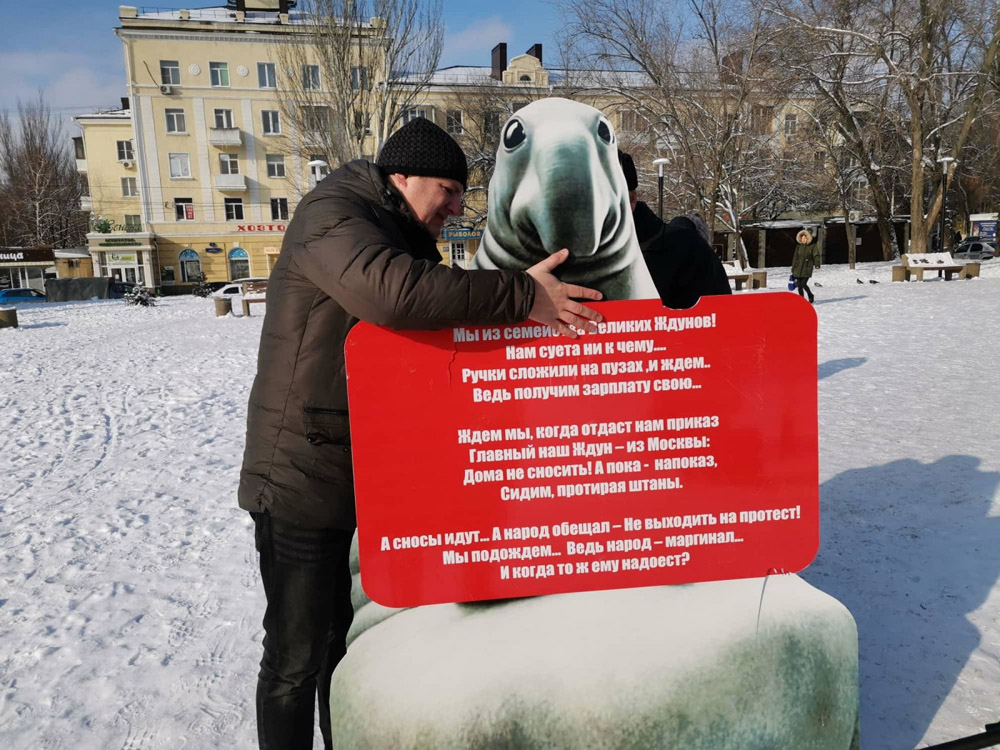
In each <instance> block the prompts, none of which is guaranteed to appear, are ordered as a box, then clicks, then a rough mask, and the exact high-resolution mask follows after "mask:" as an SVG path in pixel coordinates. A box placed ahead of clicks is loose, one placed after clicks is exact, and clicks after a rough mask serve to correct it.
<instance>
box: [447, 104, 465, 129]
mask: <svg viewBox="0 0 1000 750" xmlns="http://www.w3.org/2000/svg"><path fill="white" fill-rule="evenodd" d="M445 127H446V129H447V131H448V132H449V133H451V134H452V135H461V134H462V110H460V109H449V110H448V112H447V114H446V116H445Z"/></svg>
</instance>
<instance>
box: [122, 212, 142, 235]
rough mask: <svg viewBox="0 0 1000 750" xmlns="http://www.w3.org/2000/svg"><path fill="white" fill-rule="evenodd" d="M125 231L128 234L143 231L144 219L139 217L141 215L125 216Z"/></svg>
mask: <svg viewBox="0 0 1000 750" xmlns="http://www.w3.org/2000/svg"><path fill="white" fill-rule="evenodd" d="M125 231H126V232H141V231H142V218H141V217H140V216H139V214H125Z"/></svg>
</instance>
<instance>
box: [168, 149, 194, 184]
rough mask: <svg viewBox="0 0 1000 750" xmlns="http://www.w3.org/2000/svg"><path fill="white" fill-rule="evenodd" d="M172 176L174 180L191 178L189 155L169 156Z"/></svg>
mask: <svg viewBox="0 0 1000 750" xmlns="http://www.w3.org/2000/svg"><path fill="white" fill-rule="evenodd" d="M169 159H170V176H171V177H172V178H173V179H175V180H176V179H184V178H187V177H190V176H191V160H190V159H188V155H187V154H169Z"/></svg>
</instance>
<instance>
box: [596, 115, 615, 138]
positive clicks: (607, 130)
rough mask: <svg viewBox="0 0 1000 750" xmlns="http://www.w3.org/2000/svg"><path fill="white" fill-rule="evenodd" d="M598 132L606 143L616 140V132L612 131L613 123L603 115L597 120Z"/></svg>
mask: <svg viewBox="0 0 1000 750" xmlns="http://www.w3.org/2000/svg"><path fill="white" fill-rule="evenodd" d="M597 134H598V135H599V136H601V140H602V141H604V142H605V143H613V142H614V140H615V136H614V133H612V132H611V125H610V124H608V121H607V120H605V119H604V118H603V117H602V118H601V119H600V120H598V122H597Z"/></svg>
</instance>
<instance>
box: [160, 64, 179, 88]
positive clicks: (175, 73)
mask: <svg viewBox="0 0 1000 750" xmlns="http://www.w3.org/2000/svg"><path fill="white" fill-rule="evenodd" d="M160 83H162V84H165V85H167V86H180V85H181V66H180V65H179V64H178V62H177V61H176V60H160Z"/></svg>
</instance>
